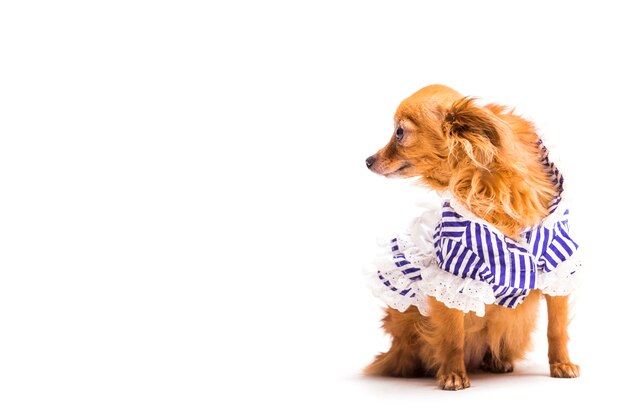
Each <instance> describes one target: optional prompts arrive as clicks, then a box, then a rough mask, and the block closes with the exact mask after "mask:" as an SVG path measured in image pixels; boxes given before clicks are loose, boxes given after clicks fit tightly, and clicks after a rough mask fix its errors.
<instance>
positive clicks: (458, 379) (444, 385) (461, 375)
mask: <svg viewBox="0 0 626 417" xmlns="http://www.w3.org/2000/svg"><path fill="white" fill-rule="evenodd" d="M469 386H470V381H469V378H468V377H467V374H466V373H465V372H450V373H449V374H446V375H441V376H440V377H439V388H441V389H443V390H446V391H458V390H460V389H464V388H468V387H469Z"/></svg>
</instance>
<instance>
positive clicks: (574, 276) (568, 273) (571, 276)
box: [537, 251, 582, 295]
mask: <svg viewBox="0 0 626 417" xmlns="http://www.w3.org/2000/svg"><path fill="white" fill-rule="evenodd" d="M581 266H582V265H581V261H580V255H579V252H578V251H576V253H574V255H573V256H572V257H571V258H569V259H566V260H565V261H563V262H561V263H560V264H559V265H558V266H557V267H556V268H555V269H553V270H552V271H550V272H539V273H537V288H538V289H540V290H541V292H542V293H544V294H547V295H569V294H571V293H573V292H574V291H575V290H576V289H577V288H578V287H580V279H581V274H580V270H581Z"/></svg>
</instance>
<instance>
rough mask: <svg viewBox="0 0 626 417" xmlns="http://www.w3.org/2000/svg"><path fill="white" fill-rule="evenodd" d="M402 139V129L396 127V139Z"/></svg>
mask: <svg viewBox="0 0 626 417" xmlns="http://www.w3.org/2000/svg"><path fill="white" fill-rule="evenodd" d="M403 137H404V129H402V128H401V127H400V126H398V128H397V129H396V139H398V140H402V138H403Z"/></svg>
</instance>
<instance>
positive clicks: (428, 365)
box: [365, 85, 579, 390]
mask: <svg viewBox="0 0 626 417" xmlns="http://www.w3.org/2000/svg"><path fill="white" fill-rule="evenodd" d="M394 121H395V128H394V133H393V135H392V137H391V140H390V141H389V143H388V144H387V145H386V146H385V147H384V148H382V149H381V150H379V151H378V152H377V153H376V154H374V155H372V156H371V157H369V158H367V161H366V164H367V167H368V168H369V169H370V170H372V171H373V172H375V173H377V174H380V175H384V176H387V177H403V178H406V177H420V181H421V182H422V183H423V184H424V185H425V186H427V187H429V188H431V189H434V190H437V191H440V192H442V193H443V192H447V193H449V194H450V195H451V196H452V198H453V199H454V200H455V201H457V202H458V204H459V205H462V206H463V207H462V208H463V210H464V212H466V213H470V214H471V215H472V216H475V217H476V218H478V219H482V220H484V221H485V222H486V223H488V224H489V225H491V226H490V227H493V228H494V229H493V230H495V231H494V232H493V233H495V234H497V233H498V231H499V232H501V233H502V235H503V236H505V237H507V238H508V240H507V242H513V243H511V245H512V247H514V248H515V247H516V243H515V242H518V241H520V236H521V235H522V234H523V233H528V235H529V236H530V233H531V232H530V230H532V228H533V227H535V226H537V225H540V224H542V222H543V221H544V219H545V218H546V217H547V216H549V215H550V214H551V211H550V206H551V204H552V202H553V200H554V198H555V196H556V195H559V183H558V181H556V180H555V177H554V176H553V175H551V172H550V171H549V170H547V169H546V165H545V163H542V160H541V157H540V156H539V154H540V151H541V148H540V147H541V141H539V138H538V136H537V134H536V131H535V128H534V126H533V125H532V123H530V122H529V121H527V120H525V119H523V118H521V117H519V116H517V115H515V114H513V113H512V112H511V111H508V110H507V109H506V108H505V107H503V106H499V105H495V104H490V105H486V106H479V105H478V104H477V103H476V102H475V100H472V99H469V98H466V97H464V96H462V95H461V94H459V93H458V92H456V91H454V90H452V89H450V88H448V87H445V86H442V85H431V86H428V87H425V88H423V89H421V90H419V91H418V92H416V93H415V94H413V95H412V96H410V97H409V98H407V99H406V100H404V101H403V102H402V103H401V104H400V106H399V107H398V110H397V111H396V114H395V118H394ZM546 161H547V157H546ZM557 172H558V171H557ZM470 214H468V216H469V215H470ZM459 217H461V216H459ZM481 227H482V226H481ZM485 227H486V226H485ZM496 229H497V230H496ZM546 233H547V232H546ZM564 233H565V232H564ZM503 239H504V238H503ZM468 245H469V243H468ZM520 246H523V245H522V244H520ZM526 247H527V246H526ZM520 250H523V249H520ZM561 251H562V252H564V250H561ZM529 256H530V255H529ZM466 262H467V261H466ZM528 262H530V261H528ZM443 263H445V262H442V265H441V266H444V265H443ZM464 265H465V263H464ZM546 268H549V267H546ZM457 269H458V268H457ZM529 269H532V268H529ZM485 271H486V269H484V270H482V271H481V274H483V275H481V276H482V277H484V276H487V275H485V274H484V272H485ZM379 272H380V271H379ZM533 273H534V272H533ZM379 275H380V274H379ZM462 278H468V277H462ZM380 279H381V280H384V279H385V278H384V277H383V276H382V275H380ZM478 279H483V278H478ZM478 279H477V280H478ZM490 283H491V281H490ZM385 284H386V285H388V286H389V283H388V282H386V283H385ZM490 285H491V284H490ZM494 288H495V287H494ZM527 288H528V291H526V292H524V293H523V294H524V296H523V302H520V303H519V305H515V306H514V308H507V307H506V306H503V305H498V304H496V303H491V304H486V305H485V306H484V311H483V314H482V317H481V316H480V315H479V314H476V312H473V311H469V312H466V313H464V311H463V310H461V309H456V308H451V307H449V306H448V305H446V303H444V302H442V301H438V297H437V296H433V294H430V293H429V294H426V297H425V299H426V300H427V302H428V315H425V314H423V313H422V312H421V311H420V310H421V309H420V310H418V308H417V307H416V306H415V305H411V306H409V307H408V308H406V309H404V311H402V312H401V311H398V310H396V309H394V308H391V307H389V308H387V314H386V317H385V318H384V320H383V323H384V324H383V327H384V329H385V330H386V331H387V332H388V333H389V334H390V335H391V336H392V345H391V348H390V349H389V351H388V352H386V353H381V354H380V355H378V356H377V357H376V359H375V360H374V361H373V362H372V363H371V364H370V365H369V366H368V367H367V368H366V370H365V372H366V373H367V374H372V375H389V376H399V377H410V376H421V375H433V376H436V377H437V379H438V383H439V386H440V387H441V388H443V389H445V390H459V389H463V388H467V387H469V385H470V382H469V378H468V376H467V371H468V370H471V369H473V368H477V367H481V368H483V369H485V370H488V371H491V372H498V373H500V372H511V371H512V370H513V365H514V363H515V361H517V360H519V359H521V358H522V357H523V356H524V354H525V353H526V351H527V350H528V349H529V347H530V339H531V334H532V331H533V329H534V327H535V322H536V318H537V312H538V306H539V300H540V297H541V292H542V290H541V289H538V288H537V287H532V286H531V287H527ZM392 289H393V290H396V288H392ZM407 291H408V290H407ZM494 291H495V290H494ZM543 292H544V293H546V291H543ZM545 297H546V300H547V306H548V342H549V353H548V357H549V361H550V374H551V376H553V377H560V378H573V377H577V376H578V375H579V367H578V365H575V364H573V363H571V362H570V358H569V354H568V349H567V340H568V334H567V327H568V296H567V295H548V294H546V295H545Z"/></svg>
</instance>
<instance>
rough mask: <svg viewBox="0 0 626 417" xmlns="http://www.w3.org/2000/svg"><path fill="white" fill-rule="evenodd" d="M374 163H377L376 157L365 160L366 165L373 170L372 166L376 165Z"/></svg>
mask: <svg viewBox="0 0 626 417" xmlns="http://www.w3.org/2000/svg"><path fill="white" fill-rule="evenodd" d="M374 162H376V157H375V156H370V157H369V158H367V159H366V160H365V165H367V167H368V168H372V165H374Z"/></svg>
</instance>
